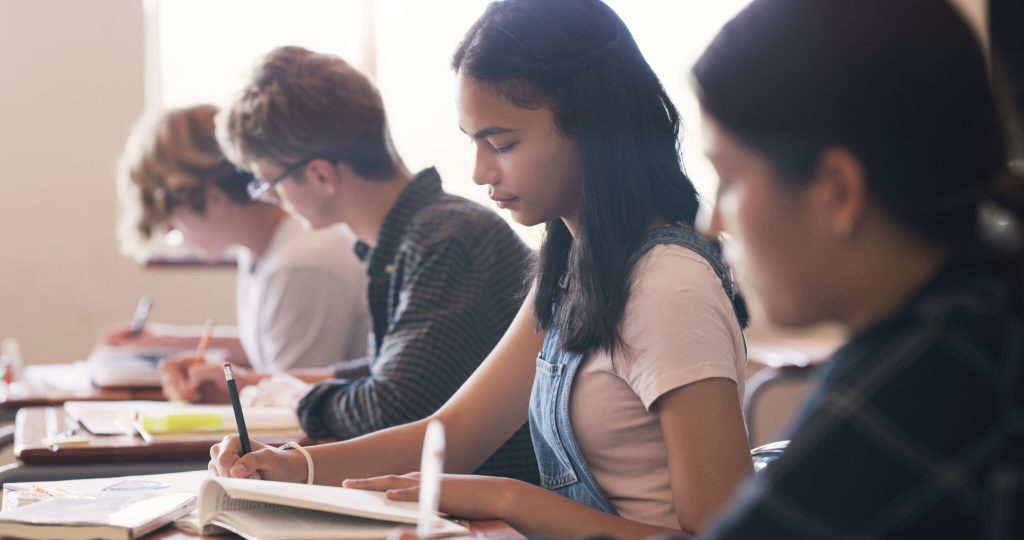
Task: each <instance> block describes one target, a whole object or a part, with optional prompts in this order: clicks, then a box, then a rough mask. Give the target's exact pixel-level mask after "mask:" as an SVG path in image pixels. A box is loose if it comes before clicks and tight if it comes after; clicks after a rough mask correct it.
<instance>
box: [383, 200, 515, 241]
mask: <svg viewBox="0 0 1024 540" xmlns="http://www.w3.org/2000/svg"><path fill="white" fill-rule="evenodd" d="M443 245H454V246H458V247H459V248H461V249H463V250H465V251H466V252H468V253H477V252H481V251H487V250H497V251H509V252H510V255H516V256H519V257H521V256H522V254H523V253H524V252H526V251H528V248H527V247H526V245H525V244H523V242H522V240H520V239H519V237H518V235H516V233H515V231H513V230H512V228H511V227H510V226H509V224H508V223H507V222H505V220H504V219H502V218H501V216H499V215H498V214H497V213H495V212H494V211H492V210H489V209H487V208H484V207H483V206H481V205H480V204H477V203H475V202H473V201H470V200H468V199H465V198H462V197H459V196H456V195H450V194H447V193H445V194H442V195H441V196H439V197H437V198H436V199H435V200H434V201H433V202H432V203H431V204H429V205H427V206H425V207H424V208H422V209H421V210H420V211H419V212H417V213H416V215H415V216H413V218H412V220H411V221H410V223H409V229H408V233H407V235H406V238H405V240H404V241H403V246H405V247H411V248H420V249H431V248H435V247H437V246H443Z"/></svg>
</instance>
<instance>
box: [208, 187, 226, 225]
mask: <svg viewBox="0 0 1024 540" xmlns="http://www.w3.org/2000/svg"><path fill="white" fill-rule="evenodd" d="M230 206H231V201H230V200H229V199H228V196H227V194H226V193H224V192H223V191H221V189H220V188H218V187H217V186H214V185H210V186H207V187H206V216H207V218H209V217H211V216H223V215H224V214H225V213H226V212H227V211H228V209H229V208H230Z"/></svg>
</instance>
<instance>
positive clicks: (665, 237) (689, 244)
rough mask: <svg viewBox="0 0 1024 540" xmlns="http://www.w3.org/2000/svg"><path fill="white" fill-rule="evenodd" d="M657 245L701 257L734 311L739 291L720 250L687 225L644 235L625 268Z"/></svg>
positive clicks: (665, 228)
mask: <svg viewBox="0 0 1024 540" xmlns="http://www.w3.org/2000/svg"><path fill="white" fill-rule="evenodd" d="M658 244H675V245H677V246H682V247H685V248H687V249H690V250H692V251H694V252H696V253H697V254H698V255H700V256H701V257H703V258H704V260H706V261H707V262H708V264H710V265H711V268H712V269H714V271H715V274H716V275H717V276H718V279H719V280H720V281H721V282H722V288H723V289H725V294H726V296H728V297H729V301H730V302H733V310H736V304H735V298H736V294H737V293H738V291H739V290H738V289H737V287H736V284H735V283H734V282H733V280H732V276H731V275H730V273H729V268H728V267H726V265H725V263H724V262H723V261H722V256H721V250H720V249H719V248H718V246H717V245H715V244H713V243H712V242H710V241H708V239H706V238H704V237H703V236H701V235H700V233H698V232H697V231H695V230H693V227H690V226H689V225H666V226H664V227H658V228H657V229H654V230H652V231H650V232H648V233H647V234H645V235H644V236H643V238H641V240H640V245H639V246H638V247H637V248H636V249H635V250H634V251H633V254H632V255H630V257H629V263H628V264H627V267H629V268H632V267H633V265H634V264H636V262H637V261H638V260H639V259H640V257H643V256H644V254H646V253H647V252H648V251H650V250H651V248H653V247H654V246H656V245H658ZM736 316H737V318H739V313H736Z"/></svg>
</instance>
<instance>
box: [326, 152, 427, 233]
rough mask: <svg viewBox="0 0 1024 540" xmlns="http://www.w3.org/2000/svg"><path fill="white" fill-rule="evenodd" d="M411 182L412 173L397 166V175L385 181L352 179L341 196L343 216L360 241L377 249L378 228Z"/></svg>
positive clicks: (382, 224)
mask: <svg viewBox="0 0 1024 540" xmlns="http://www.w3.org/2000/svg"><path fill="white" fill-rule="evenodd" d="M411 180H412V173H410V172H409V170H408V169H407V168H406V167H405V166H404V165H401V164H399V167H398V173H397V174H395V175H394V176H393V177H391V178H387V179H372V180H367V179H363V178H355V179H354V181H352V182H350V183H349V186H348V187H349V189H346V190H345V193H342V194H341V203H342V204H343V205H344V206H345V207H344V208H343V209H342V213H343V214H344V216H345V222H346V223H348V226H349V228H350V229H352V233H353V234H355V235H356V238H359V240H361V241H362V242H364V243H366V244H368V245H370V246H376V245H377V241H378V239H379V238H380V230H381V227H383V226H384V220H385V219H387V217H388V214H389V213H390V212H391V209H392V208H394V206H395V203H396V202H398V198H399V197H400V196H401V195H402V192H403V191H404V190H405V188H406V187H407V186H408V185H409V182H410V181H411Z"/></svg>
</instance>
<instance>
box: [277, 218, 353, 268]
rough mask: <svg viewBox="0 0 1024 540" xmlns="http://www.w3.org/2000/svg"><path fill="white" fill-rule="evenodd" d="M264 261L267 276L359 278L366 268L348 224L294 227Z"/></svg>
mask: <svg viewBox="0 0 1024 540" xmlns="http://www.w3.org/2000/svg"><path fill="white" fill-rule="evenodd" d="M281 240H282V241H281V242H280V243H279V245H277V246H275V248H274V251H273V252H272V253H268V255H267V257H266V260H265V261H264V263H265V265H266V268H265V270H264V271H265V272H266V274H267V275H268V276H273V277H277V278H280V277H283V276H288V275H299V274H302V275H306V276H321V277H322V278H323V279H325V280H341V281H345V282H351V281H353V280H355V281H358V280H359V279H361V278H362V276H363V275H364V274H365V269H364V268H363V266H362V263H360V262H359V259H357V258H356V256H355V252H354V248H353V240H352V237H351V233H349V232H348V229H347V227H344V226H332V227H325V228H323V229H315V230H310V229H306V228H304V227H302V226H299V227H298V228H292V229H291V230H289V231H288V234H287V235H286V236H285V237H283V238H282V239H281Z"/></svg>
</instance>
